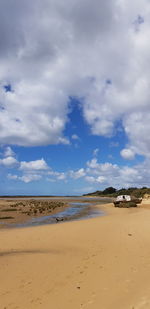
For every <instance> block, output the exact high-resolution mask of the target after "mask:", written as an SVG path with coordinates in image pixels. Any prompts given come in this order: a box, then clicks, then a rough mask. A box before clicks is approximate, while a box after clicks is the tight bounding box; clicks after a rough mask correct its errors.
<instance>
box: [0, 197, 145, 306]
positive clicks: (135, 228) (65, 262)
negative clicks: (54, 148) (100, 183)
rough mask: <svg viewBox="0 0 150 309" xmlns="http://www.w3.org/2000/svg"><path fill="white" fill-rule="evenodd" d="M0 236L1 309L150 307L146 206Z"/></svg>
mask: <svg viewBox="0 0 150 309" xmlns="http://www.w3.org/2000/svg"><path fill="white" fill-rule="evenodd" d="M100 208H101V209H102V210H105V212H106V213H107V215H106V216H103V217H97V218H94V219H89V220H84V221H73V222H67V223H62V224H58V225H57V224H56V225H49V226H47V225H46V226H39V227H34V228H32V227H31V228H22V229H13V230H12V229H11V230H8V229H3V230H1V231H0V304H1V306H0V308H2V309H4V308H5V309H15V308H16V309H17V308H19V309H26V308H31V309H33V308H37V309H38V308H42V309H49V308H52V309H62V308H65V309H77V308H87V309H91V308H92V309H99V308H100V309H125V308H126V309H141V308H144V309H145V308H150V204H148V203H147V204H142V205H140V206H139V207H138V208H133V209H119V208H115V207H113V205H112V204H107V205H104V206H101V205H100Z"/></svg>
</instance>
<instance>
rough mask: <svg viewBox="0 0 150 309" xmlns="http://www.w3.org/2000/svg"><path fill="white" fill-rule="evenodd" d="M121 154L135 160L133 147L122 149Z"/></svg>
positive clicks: (127, 158)
mask: <svg viewBox="0 0 150 309" xmlns="http://www.w3.org/2000/svg"><path fill="white" fill-rule="evenodd" d="M120 154H121V156H122V157H123V158H124V159H126V160H133V159H134V157H135V153H134V151H133V150H132V149H127V148H126V149H122V150H121V152H120Z"/></svg>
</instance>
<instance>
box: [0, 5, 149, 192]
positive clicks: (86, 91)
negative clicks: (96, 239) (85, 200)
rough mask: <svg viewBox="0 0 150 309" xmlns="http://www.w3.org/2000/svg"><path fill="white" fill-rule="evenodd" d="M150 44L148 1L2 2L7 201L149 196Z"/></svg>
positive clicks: (1, 126)
mask: <svg viewBox="0 0 150 309" xmlns="http://www.w3.org/2000/svg"><path fill="white" fill-rule="evenodd" d="M149 38H150V1H149V0H136V1H131V0H109V1H105V0H92V1H91V0H42V1H40V0H36V1H34V0H33V1H30V0H21V1H20V0H0V194H60V195H63V194H83V193H86V192H92V191H95V190H98V189H100V190H101V189H103V188H105V187H107V186H110V185H111V186H114V187H116V188H120V187H129V186H138V187H141V186H150V40H149Z"/></svg>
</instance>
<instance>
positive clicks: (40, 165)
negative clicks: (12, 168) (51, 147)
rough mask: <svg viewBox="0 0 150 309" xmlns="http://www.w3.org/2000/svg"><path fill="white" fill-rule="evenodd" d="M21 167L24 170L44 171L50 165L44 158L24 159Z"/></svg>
mask: <svg viewBox="0 0 150 309" xmlns="http://www.w3.org/2000/svg"><path fill="white" fill-rule="evenodd" d="M19 169H20V170H23V171H43V170H47V169H48V165H47V163H46V162H45V160H44V159H40V160H35V161H29V162H26V161H22V162H20V168H19Z"/></svg>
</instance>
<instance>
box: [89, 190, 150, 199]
mask: <svg viewBox="0 0 150 309" xmlns="http://www.w3.org/2000/svg"><path fill="white" fill-rule="evenodd" d="M144 194H150V188H147V187H142V188H136V187H130V188H128V189H125V188H122V189H119V190H117V189H115V188H113V187H108V188H106V189H105V190H103V191H99V190H98V191H95V192H93V193H88V194H84V195H88V196H102V197H104V196H107V197H116V196H118V195H132V196H135V197H137V198H139V197H143V196H144Z"/></svg>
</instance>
